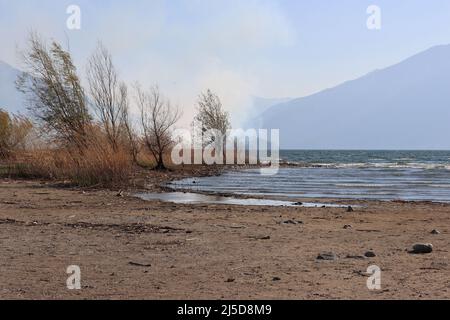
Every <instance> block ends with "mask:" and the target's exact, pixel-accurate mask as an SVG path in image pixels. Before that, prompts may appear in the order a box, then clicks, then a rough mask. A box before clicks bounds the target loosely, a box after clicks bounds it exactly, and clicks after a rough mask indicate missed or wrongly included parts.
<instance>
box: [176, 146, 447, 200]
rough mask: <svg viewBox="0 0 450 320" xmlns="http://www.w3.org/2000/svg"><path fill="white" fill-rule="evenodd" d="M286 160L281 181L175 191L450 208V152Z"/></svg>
mask: <svg viewBox="0 0 450 320" xmlns="http://www.w3.org/2000/svg"><path fill="white" fill-rule="evenodd" d="M280 157H281V161H282V162H284V163H286V164H289V165H290V166H289V167H284V168H280V170H279V172H278V174H277V175H273V176H263V175H261V174H260V171H259V170H258V169H249V170H242V171H234V172H227V173H225V174H223V175H221V176H217V177H203V178H195V179H192V178H190V179H184V180H181V181H175V182H173V183H171V184H170V186H171V187H173V188H175V189H189V190H192V191H194V192H195V191H208V192H221V193H230V194H245V195H265V196H285V197H292V198H294V197H295V198H298V197H302V198H335V199H336V198H341V199H377V200H395V199H402V200H429V201H440V202H450V151H330V150H327V151H319V150H314V151H308V150H283V151H281V152H280ZM194 181H195V183H194Z"/></svg>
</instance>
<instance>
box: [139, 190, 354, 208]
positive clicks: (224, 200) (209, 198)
mask: <svg viewBox="0 0 450 320" xmlns="http://www.w3.org/2000/svg"><path fill="white" fill-rule="evenodd" d="M136 196H137V197H138V198H141V199H143V200H147V201H150V200H159V201H163V202H172V203H180V204H228V205H244V206H271V207H306V208H320V207H327V208H347V207H348V205H338V204H329V203H312V202H302V204H301V205H300V204H298V203H296V202H290V201H281V200H270V199H239V198H233V197H223V196H216V195H205V194H198V193H189V192H187V193H184V192H167V193H140V194H137V195H136Z"/></svg>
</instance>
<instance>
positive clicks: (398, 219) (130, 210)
mask: <svg viewBox="0 0 450 320" xmlns="http://www.w3.org/2000/svg"><path fill="white" fill-rule="evenodd" d="M160 180H163V178H161V179H160ZM133 195H134V191H133V190H127V191H124V192H123V194H121V195H118V192H117V191H108V190H91V189H79V188H68V187H58V186H55V185H53V184H50V183H45V182H39V181H15V180H7V179H2V180H0V240H1V246H0V256H1V260H0V298H2V299H450V259H449V251H448V250H449V248H450V236H449V232H450V205H448V204H436V203H425V202H422V203H407V202H377V201H350V202H349V201H345V203H349V204H351V205H353V206H355V209H354V211H353V212H347V210H346V209H342V208H302V207H298V208H283V207H248V206H230V205H181V204H172V203H163V202H160V201H143V200H140V199H138V198H136V197H134V196H133ZM298 200H302V199H298ZM356 205H361V206H362V207H356ZM344 226H347V227H346V228H344ZM434 229H437V230H439V232H440V234H432V233H431V231H432V230H434ZM417 242H424V243H432V244H433V246H434V250H433V252H432V253H431V254H425V255H413V254H410V253H408V252H407V250H408V249H410V248H411V246H412V245H413V244H414V243H417ZM367 251H372V252H373V253H375V255H376V256H375V257H371V258H366V257H364V254H365V253H366V252H367ZM323 252H333V253H334V254H336V256H337V259H336V260H334V261H323V260H318V259H317V257H318V255H319V254H320V253H323ZM69 265H78V266H80V269H81V284H82V289H81V290H68V289H67V287H66V279H67V277H68V276H69V275H68V274H67V273H66V268H67V267H68V266H69ZM371 265H377V266H379V267H380V268H381V270H382V273H381V281H382V282H381V283H382V288H381V290H369V289H368V288H367V285H366V282H367V279H368V275H367V274H366V270H367V268H368V267H369V266H371Z"/></svg>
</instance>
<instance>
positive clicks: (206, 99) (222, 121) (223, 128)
mask: <svg viewBox="0 0 450 320" xmlns="http://www.w3.org/2000/svg"><path fill="white" fill-rule="evenodd" d="M194 121H195V122H197V123H199V125H200V126H201V130H202V132H203V133H205V132H207V131H209V130H217V131H219V132H220V133H221V134H222V135H223V136H225V134H226V132H227V130H228V129H230V127H231V125H230V120H229V114H228V112H226V111H225V110H223V107H222V102H221V101H220V98H219V97H218V96H217V95H216V94H214V93H213V92H212V91H211V90H209V89H208V90H207V91H206V93H201V94H200V96H199V99H198V108H197V115H196V116H195V119H194ZM207 138H208V139H211V137H207ZM211 142H213V141H211V140H209V141H204V143H205V144H210V143H211Z"/></svg>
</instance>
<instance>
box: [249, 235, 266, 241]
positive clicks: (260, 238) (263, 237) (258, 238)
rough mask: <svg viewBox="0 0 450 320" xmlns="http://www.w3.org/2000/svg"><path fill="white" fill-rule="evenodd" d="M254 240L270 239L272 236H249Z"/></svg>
mask: <svg viewBox="0 0 450 320" xmlns="http://www.w3.org/2000/svg"><path fill="white" fill-rule="evenodd" d="M249 238H251V239H254V240H270V236H256V237H249Z"/></svg>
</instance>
